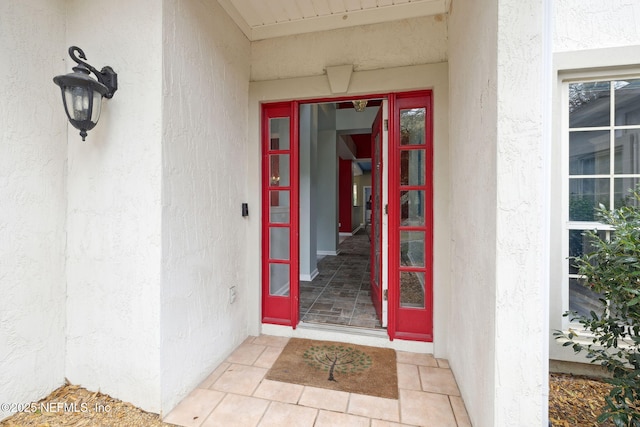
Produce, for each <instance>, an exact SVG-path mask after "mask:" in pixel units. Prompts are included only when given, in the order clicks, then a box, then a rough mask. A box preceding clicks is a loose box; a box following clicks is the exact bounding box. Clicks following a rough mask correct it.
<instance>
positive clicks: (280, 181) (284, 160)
mask: <svg viewBox="0 0 640 427" xmlns="http://www.w3.org/2000/svg"><path fill="white" fill-rule="evenodd" d="M269 173H270V175H269V176H270V177H271V186H272V187H288V186H289V185H290V181H289V155H288V154H272V155H270V156H269Z"/></svg>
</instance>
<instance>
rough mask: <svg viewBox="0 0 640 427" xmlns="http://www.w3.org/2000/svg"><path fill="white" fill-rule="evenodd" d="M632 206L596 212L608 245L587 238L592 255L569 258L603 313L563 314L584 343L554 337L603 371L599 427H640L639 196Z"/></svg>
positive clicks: (593, 234) (593, 237)
mask: <svg viewBox="0 0 640 427" xmlns="http://www.w3.org/2000/svg"><path fill="white" fill-rule="evenodd" d="M633 196H634V198H635V203H628V201H627V203H625V204H626V206H623V207H621V208H618V209H615V210H613V211H608V210H606V209H605V208H604V207H603V206H600V208H599V209H597V216H598V219H599V221H601V222H602V223H604V224H608V225H610V226H611V227H612V228H613V232H612V233H611V238H610V239H609V241H606V240H604V239H602V238H600V237H599V236H598V234H597V233H596V232H594V231H590V232H587V233H586V235H587V236H588V237H589V239H590V241H591V243H592V245H593V248H594V250H593V252H591V253H588V254H585V255H583V256H580V257H576V258H572V259H571V260H572V262H574V263H575V265H576V266H577V267H578V269H579V273H580V274H581V275H582V276H583V277H584V283H585V285H586V286H589V287H590V288H592V289H593V290H594V291H595V292H597V293H599V294H600V295H601V296H602V297H601V298H600V303H601V304H602V308H603V310H602V311H601V313H605V314H604V315H598V314H597V313H596V312H594V311H591V313H590V314H589V315H588V316H582V315H579V314H578V313H576V312H566V313H565V314H564V316H569V317H570V318H571V320H572V321H578V322H579V323H580V324H581V325H582V327H583V328H584V329H585V330H586V331H588V338H586V339H585V338H583V339H582V340H578V339H577V338H579V337H578V333H577V332H576V331H574V330H571V329H570V330H569V331H568V332H566V333H565V332H562V331H556V332H555V333H554V335H555V336H556V339H558V340H561V341H564V342H563V345H564V346H572V348H573V350H574V351H575V352H576V353H579V352H582V351H585V352H586V357H587V358H588V359H590V361H591V363H597V364H600V365H602V366H603V367H604V368H606V369H607V370H608V371H609V372H610V373H611V374H612V378H611V379H608V380H607V381H608V382H610V383H611V384H613V386H614V387H613V389H612V390H611V393H610V395H609V396H607V397H606V398H605V401H606V405H605V408H604V411H603V412H602V414H601V415H600V416H599V417H598V422H604V421H606V420H610V421H612V422H613V423H614V424H615V425H616V426H620V427H622V426H640V407H639V405H638V398H640V354H639V350H640V208H638V207H637V206H638V205H639V204H640V194H639V193H638V190H636V191H634V192H633Z"/></svg>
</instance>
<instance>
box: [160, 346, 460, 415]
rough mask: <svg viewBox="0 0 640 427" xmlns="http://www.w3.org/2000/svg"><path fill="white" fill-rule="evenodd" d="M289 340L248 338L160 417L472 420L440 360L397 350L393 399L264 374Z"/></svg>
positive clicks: (448, 372) (454, 381)
mask: <svg viewBox="0 0 640 427" xmlns="http://www.w3.org/2000/svg"><path fill="white" fill-rule="evenodd" d="M287 341H288V338H282V337H274V336H268V335H261V336H259V337H249V338H247V339H246V340H245V342H244V343H242V344H241V345H240V346H239V347H238V348H237V349H236V350H235V351H234V352H233V353H232V354H231V355H230V356H229V357H228V358H227V359H226V361H225V362H223V363H222V364H220V366H218V368H217V369H215V370H214V371H213V372H212V373H211V375H209V377H208V378H207V379H205V380H204V381H203V382H202V384H200V385H199V386H198V387H197V388H196V389H195V390H193V391H192V392H191V393H190V394H189V395H188V396H187V397H186V398H185V399H184V400H183V401H182V402H181V403H180V404H179V405H178V406H177V407H176V408H175V409H174V410H173V411H171V413H169V414H168V415H167V416H166V417H165V418H164V420H163V421H165V422H167V423H171V424H176V425H179V426H186V427H201V426H202V427H207V426H225V427H230V426H238V427H252V426H261V427H263V426H278V427H282V426H296V427H305V426H316V427H339V426H349V427H353V426H363V427H365V426H366V427H383V426H437V427H449V426H451V427H454V426H455V427H463V426H465V427H466V426H471V422H470V421H469V417H468V416H467V412H466V409H465V406H464V402H463V401H462V398H461V397H460V392H459V391H458V386H457V384H456V380H455V378H454V376H453V373H452V372H451V370H450V369H449V365H448V363H447V361H446V360H443V359H435V358H434V357H433V356H432V355H430V354H423V353H409V352H402V351H396V355H397V361H396V363H397V369H398V391H399V398H398V400H395V399H384V398H380V397H372V396H367V395H361V394H355V393H346V392H341V391H332V390H325V389H320V388H315V387H307V386H302V385H297V384H288V383H283V382H278V381H270V380H266V379H264V376H265V375H266V373H267V371H268V370H269V368H270V367H271V366H272V365H273V363H274V362H275V361H276V359H277V358H278V355H279V354H280V352H281V351H282V349H283V348H284V346H285V345H286V343H287Z"/></svg>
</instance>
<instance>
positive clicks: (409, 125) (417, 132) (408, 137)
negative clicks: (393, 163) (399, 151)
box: [400, 108, 427, 145]
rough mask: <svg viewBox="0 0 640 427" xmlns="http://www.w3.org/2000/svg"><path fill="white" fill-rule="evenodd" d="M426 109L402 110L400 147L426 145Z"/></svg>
mask: <svg viewBox="0 0 640 427" xmlns="http://www.w3.org/2000/svg"><path fill="white" fill-rule="evenodd" d="M426 111H427V110H426V108H412V109H410V110H400V145H421V144H424V143H425V133H424V132H425V131H424V129H425V126H424V119H425V117H426Z"/></svg>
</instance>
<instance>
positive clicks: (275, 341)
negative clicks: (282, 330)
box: [253, 335, 289, 348]
mask: <svg viewBox="0 0 640 427" xmlns="http://www.w3.org/2000/svg"><path fill="white" fill-rule="evenodd" d="M288 342H289V338H287V337H274V336H272V335H260V336H259V337H256V338H255V339H254V340H253V343H254V344H260V345H267V346H269V347H281V348H282V347H284V346H285V345H287V343H288Z"/></svg>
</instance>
